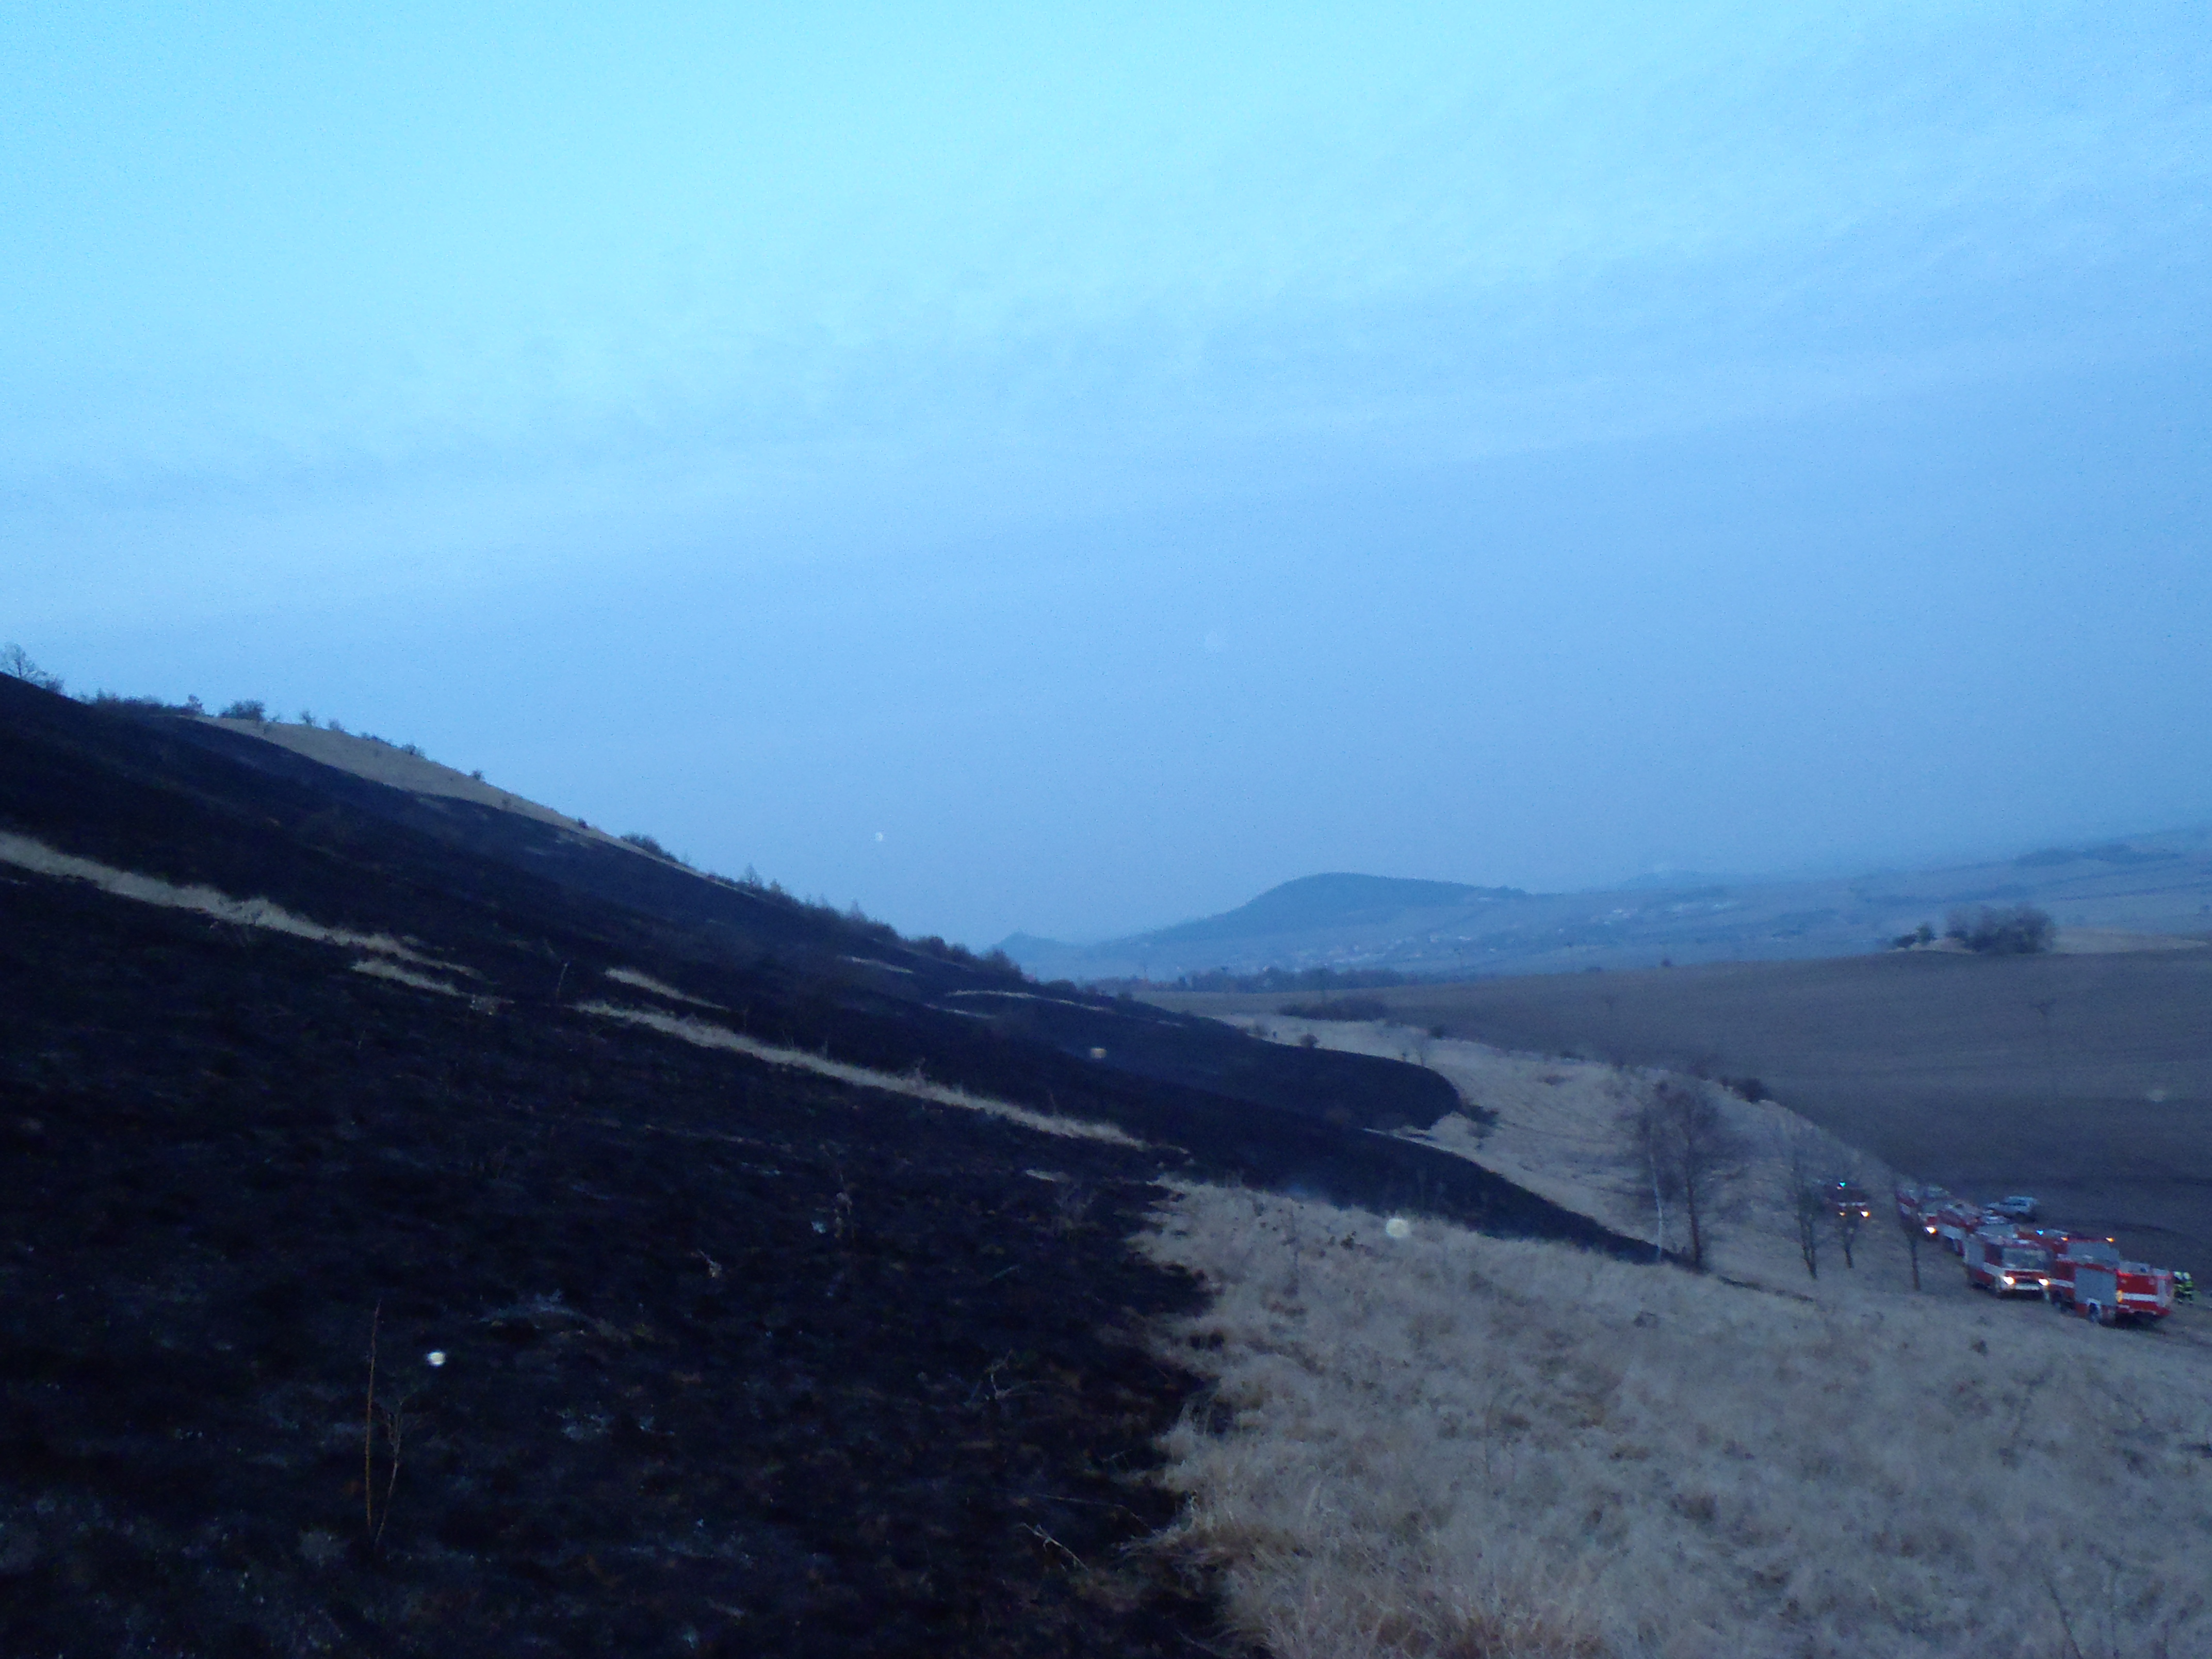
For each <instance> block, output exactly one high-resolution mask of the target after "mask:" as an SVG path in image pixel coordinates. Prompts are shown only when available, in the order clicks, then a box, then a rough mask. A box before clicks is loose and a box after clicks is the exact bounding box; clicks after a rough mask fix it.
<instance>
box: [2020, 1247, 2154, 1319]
mask: <svg viewBox="0 0 2212 1659" xmlns="http://www.w3.org/2000/svg"><path fill="white" fill-rule="evenodd" d="M2050 1294H2051V1300H2052V1301H2054V1302H2056V1303H2057V1304H2058V1305H2059V1306H2060V1307H2062V1308H2064V1309H2067V1310H2069V1311H2071V1312H2075V1313H2078V1314H2080V1315H2081V1316H2082V1317H2083V1318H2085V1319H2090V1320H2093V1321H2095V1322H2097V1323H2098V1324H2100V1325H2117V1324H2118V1323H2119V1322H2121V1321H2122V1320H2124V1319H2142V1320H2153V1321H2155V1320H2160V1319H2163V1318H2165V1317H2166V1316H2167V1315H2168V1314H2170V1313H2172V1311H2173V1270H2172V1268H2171V1267H2151V1266H2149V1265H2148V1264H2147V1263H2144V1262H2141V1261H2121V1260H2120V1252H2119V1247H2118V1245H2116V1244H2115V1243H2113V1242H2112V1240H2111V1239H2109V1238H2100V1237H2096V1236H2095V1235H2093V1234H2089V1233H2068V1234H2064V1235H2063V1236H2062V1237H2061V1238H2060V1239H2059V1240H2058V1242H2057V1247H2056V1249H2054V1250H2053V1251H2052V1253H2051V1291H2050Z"/></svg>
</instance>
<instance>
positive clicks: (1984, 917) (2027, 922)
mask: <svg viewBox="0 0 2212 1659" xmlns="http://www.w3.org/2000/svg"><path fill="white" fill-rule="evenodd" d="M1947 922H1948V925H1947V926H1946V927H1945V928H1944V930H1943V937H1944V938H1946V939H1956V940H1958V941H1959V942H1960V944H1961V945H1965V946H1966V948H1967V949H1968V950H1969V951H1977V952H1978V953H1980V954H1981V955H1984V956H1993V957H2008V956H2033V955H2034V954H2036V953H2037V952H2038V951H2048V950H2049V949H2050V948H2051V944H2052V942H2053V941H2054V940H2055V939H2057V936H2058V925H2057V923H2056V922H2054V921H2051V913H2050V912H2049V911H2047V910H2039V909H2037V908H2035V906H2033V904H2016V905H2015V906H2013V907H2012V908H2010V909H2008V910H2000V909H1995V908H1991V907H1990V906H1989V905H1986V904H1984V905H1979V906H1975V907H1971V908H1970V907H1967V906H1963V905H1962V906H1960V908H1958V909H1956V910H1954V911H1952V912H1951V914H1950V915H1949V916H1948V918H1947Z"/></svg>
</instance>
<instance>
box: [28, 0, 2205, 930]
mask: <svg viewBox="0 0 2212 1659" xmlns="http://www.w3.org/2000/svg"><path fill="white" fill-rule="evenodd" d="M2201 23H2202V19H2201V15H2198V14H2197V13H2195V12H2192V11H2189V10H2185V9H2151V8H2145V9H2134V10H2130V11H2127V12H2124V13H2119V12H2106V11H2091V10H2088V9H2056V8H2053V9H2010V10H2004V11H1993V10H1990V9H1987V8H1978V7H1968V6H1963V5H1951V6H1937V7H1933V8H1929V7H1909V6H1905V5H1902V4H1895V5H1882V6H1875V7H1871V8H1868V7H1860V8H1853V9H1849V10H1845V9H1840V8H1836V9H1809V10H1806V9H1800V10H1792V11H1790V12H1789V13H1786V14H1775V13H1772V12H1771V11H1768V10H1765V9H1756V8H1751V7H1747V6H1737V5H1707V6H1699V7H1693V8H1691V9H1686V10H1684V11H1682V12H1679V13H1675V14H1670V15H1668V16H1667V17H1665V18H1663V19H1662V18H1659V17H1656V16H1655V15H1650V14H1649V13H1646V12H1644V11H1641V10H1638V9H1628V8H1620V7H1607V6H1584V7H1568V8H1565V9H1556V8H1555V9H1547V10H1546V11H1544V12H1543V13H1541V15H1537V14H1526V15H1515V14H1510V13H1504V12H1493V13H1490V14H1486V15H1474V14H1470V13H1468V12H1467V11H1466V10H1465V9H1457V8H1443V7H1438V8H1433V9H1420V8H1412V9H1401V10H1399V11H1396V12H1394V13H1392V14H1391V15H1389V17H1387V18H1381V19H1378V18H1376V17H1375V16H1374V15H1371V14H1369V13H1367V12H1364V11H1362V12H1357V13H1355V12H1353V11H1352V10H1351V9H1334V8H1326V7H1310V8H1304V9H1282V8H1269V9H1265V10H1261V9H1257V8H1253V9H1214V10H1209V11H1208V12H1206V14H1205V15H1203V16H1201V17H1193V16H1190V15H1186V14H1183V13H1180V12H1176V11H1171V10H1169V9H1164V8H1150V7H1142V6H1130V7H1118V8H1112V9H1107V10H1103V11H1093V12H1089V13H1085V15H1082V16H1080V17H1057V18H1054V19H1051V20H1044V19H1042V18H1040V17H1038V16H1036V15H1032V14H1030V13H1026V12H1023V11H1019V10H1017V9H999V8H992V7H981V6H977V7H965V8H958V9H945V10H942V11H939V12H936V13H933V14H930V15H927V16H925V15H920V14H890V13H883V12H878V11H872V10H863V9H856V8H831V9H807V10H805V11H800V10H798V9H757V10H755V11H751V12H749V13H746V14H744V15H725V14H723V13H721V12H719V11H716V10H714V9H708V8H703V7H702V8H690V7H677V8H671V9H665V10H663V11H659V12H656V13H653V14H651V15H638V16H630V15H625V16H623V17H621V18H619V19H617V18H614V17H612V16H611V15H608V16H602V15H595V14H591V13H588V12H584V11H580V10H560V9H555V10H548V11H544V12H532V13H531V14H528V15H524V14H521V13H520V12H516V11H514V10H512V9H506V8H501V7H495V6H469V5H464V6H460V7H454V8H441V9H429V8H407V7H401V8H398V9H388V10H386V11H381V12H380V13H379V14H377V15H376V16H374V18H353V19H337V18H334V17H324V16H290V17H287V16H275V15H268V14H264V13H263V12H260V11H256V10H250V9H246V8H242V7H234V6H226V5H217V6H215V7H212V8H209V9H202V10H199V11H196V12H195V13H193V14H192V15H190V16H185V15H180V14H135V13H125V12H122V11H120V10H112V11H110V10H99V9H85V8H64V7H59V6H53V5H46V6H39V5H34V6H32V7H29V8H27V9H24V11H23V12H22V14H21V16H20V17H19V18H18V19H17V20H16V21H15V27H12V28H11V29H10V30H9V33H8V35H7V37H6V39H5V40H0V69H4V72H5V74H6V75H7V76H8V82H9V87H10V88H11V94H12V97H11V103H12V104H13V106H14V112H15V120H13V121H11V122H10V123H9V124H7V125H6V126H5V127H4V128H0V155H4V157H5V160H6V161H7V163H8V165H7V167H5V169H4V173H0V205H4V208H5V210H6V213H7V216H8V219H9V223H10V225H11V226H13V227H15V228H16V230H17V233H18V234H16V235H15V236H13V237H11V238H10V239H9V243H8V245H7V246H5V247H4V248H0V272H4V274H5V277H6V280H7V282H8V284H9V293H10V298H11V301H12V304H11V313H12V318H13V321H14V326H13V327H11V328H10V329H9V331H6V333H5V334H4V335H0V377H4V381H5V384H6V385H7V386H8V388H9V392H8V396H7V397H6V398H5V399H4V400H0V537H4V538H5V544H6V546H7V548H8V550H9V552H8V555H7V577H8V580H7V581H6V583H5V585H4V587H3V588H0V597H3V598H4V602H3V603H0V640H15V641H21V644H22V645H23V646H24V647H26V648H27V649H28V650H29V652H30V653H32V655H33V656H34V657H36V658H37V659H40V661H41V662H42V663H43V664H45V665H46V666H47V667H48V668H49V669H51V670H52V671H56V672H58V673H61V674H63V675H64V676H65V677H66V678H68V680H69V681H70V686H71V689H72V690H90V689H92V688H94V687H104V688H107V689H112V690H116V691H118V692H124V693H140V692H145V693H153V694H155V695H160V696H165V697H170V698H182V697H183V696H186V695H187V694H197V695H198V696H202V697H203V698H204V699H206V700H207V702H209V703H210V706H220V705H221V704H222V703H225V702H228V701H230V700H232V699H234V698H238V697H259V698H264V699H266V700H267V701H268V702H269V703H270V706H271V708H272V709H274V710H276V711H279V712H281V713H283V714H284V715H286V716H287V717H290V716H291V715H292V714H294V713H295V711H297V710H298V709H300V708H301V707H303V706H305V707H308V708H312V709H313V711H314V712H315V713H316V714H318V715H319V716H332V715H334V716H337V718H339V719H341V720H343V721H344V722H345V723H346V725H347V726H348V727H349V729H353V730H356V731H361V730H368V731H373V732H380V733H382V734H384V735H385V736H386V737H388V738H392V739H393V740H395V741H413V742H416V743H418V744H421V745H422V747H423V748H424V749H425V750H427V751H428V752H429V753H430V754H432V755H434V756H435V757H438V758H440V759H441V760H444V761H446V762H447V763H450V764H453V765H456V766H459V767H460V768H462V769H473V768H481V769H483V770H484V771H485V772H486V773H487V774H488V775H490V776H491V777H493V778H495V779H496V780H498V781H500V782H501V783H503V784H505V785H507V786H508V787H513V788H514V789H516V790H519V791H520V792H521V793H526V794H528V795H532V796H533V797H535V798H537V799H543V800H545V801H547V802H548V803H549V804H550V805H556V806H559V807H561V808H562V809H563V810H567V811H574V812H576V813H578V814H580V815H581V816H583V817H586V818H588V819H590V820H591V821H592V823H600V824H604V825H605V826H606V827H608V828H611V829H616V830H617V831H621V830H629V829H644V830H647V831H650V832H651V833H652V834H653V835H655V836H658V837H659V838H660V839H661V840H663V841H664V842H667V843H668V844H669V845H671V847H674V848H678V849H680V850H682V851H684V852H685V853H686V854H689V855H690V856H691V857H692V858H694V859H695V860H698V861H699V862H701V863H702V864H704V865H707V866H711V867H714V868H717V869H722V870H726V871H732V872H734V871H738V870H742V869H743V868H744V866H746V865H748V864H751V865H753V866H756V867H757V869H758V870H759V871H760V872H762V873H763V875H764V876H769V877H774V878H777V879H779V880H781V881H782V882H783V883H784V884H785V885H787V887H789V888H791V889H793V890H795V891H799V892H802V893H808V894H812V893H821V894H823V895H826V896H829V897H830V898H832V899H833V900H835V901H836V902H839V903H841V904H842V903H843V902H846V901H848V900H857V901H858V902H860V904H861V905H862V906H863V907H864V908H866V909H867V910H868V911H869V912H870V913H871V914H873V915H881V916H883V917H884V918H885V919H887V920H889V921H892V922H893V923H895V924H896V925H897V926H899V927H902V929H905V930H908V931H909V932H918V933H943V934H945V935H947V936H949V937H952V938H956V939H965V940H967V941H969V942H971V943H975V944H978V945H981V944H987V943H990V942H993V941H995V940H996V939H1000V938H1003V937H1005V936H1006V935H1007V934H1009V933H1014V932H1017V931H1019V932H1024V933H1031V934H1035V935H1038V936H1042V937H1049V938H1060V939H1102V938H1110V937H1116V936H1120V935H1122V934H1127V933H1135V932H1139V931H1142V930H1145V929H1147V928H1151V927H1159V926H1164V925H1168V924H1170V923H1172V922H1174V921H1182V920H1188V919H1190V918H1193V917H1197V916H1201V915H1213V914H1218V913H1219V912H1222V911H1224V910H1227V909H1231V908H1235V907H1236V906H1237V905H1239V904H1242V903H1243V902H1245V901H1246V900H1248V899H1249V898H1251V897H1253V896H1256V895H1257V894H1259V893H1261V892H1262V891H1264V890H1267V889H1268V888H1270V887H1273V886H1274V885H1276V884H1279V883H1280V882H1282V881H1284V880H1286V879H1291V878H1296V877H1298V876H1302V875H1308V874H1312V873H1316V872H1322V871H1331V870H1346V871H1357V872H1363V873H1371V874H1378V875H1400V876H1411V877H1418V878H1429V879H1437V880H1453V881H1464V882H1468V883H1470V884H1477V885H1512V886H1519V887H1525V888H1529V889H1532V890H1553V891H1557V890H1575V889H1580V888H1589V887H1596V886H1601V885H1605V884H1609V883H1612V882H1616V881H1619V880H1622V879H1625V878H1632V877H1633V876H1635V875H1637V874H1638V873H1642V872H1649V871H1650V870H1652V869H1654V868H1656V867H1662V866H1674V867H1680V868H1686V869H1694V870H1705V871H1733V872H1744V873H1766V872H1791V871H1810V870H1814V869H1820V870H1835V869H1839V868H1844V867H1852V866H1875V865H1880V864H1885V863H1910V864H1917V863H1930V862H1936V861H1940V860H1943V859H1947V858H1949V857H1953V856H1967V857H1980V856H1994V855H2000V854H2003V853H2005V852H2007V851H2015V852H2016V851H2026V850H2029V849H2031V848H2035V847H2039V846H2043V845H2048V844H2051V843H2054V842H2075V841H2082V840H2090V839H2102V838H2106V837H2109V836H2115V835H2123V834H2127V833H2136V832H2151V831H2154V830H2156V829H2162V828H2179V827H2182V826H2185V825H2191V824H2197V823H2204V822H2207V821H2208V820H2212V781H2208V780H2212V729H2208V723H2207V721H2206V720H2205V719H2204V710H2205V709H2206V708H2212V666H2208V664H2207V660H2206V653H2205V652H2204V649H2203V641H2204V640H2205V639H2206V638H2207V637H2212V556H2208V555H2212V546H2208V540H2212V538H2208V532H2207V524H2208V517H2207V513H2206V507H2207V502H2206V489H2205V486H2206V483H2207V474H2208V465H2207V459H2208V445H2207V437H2208V432H2212V419H2209V418H2208V417H2209V416H2212V408H2208V404H2209V403H2212V392H2208V388H2212V374H2208V370H2212V341H2208V338H2207V335H2206V325H2205V319H2206V317H2207V315H2208V314H2212V308H2208V306H2207V303H2206V302H2207V300H2208V297H2212V295H2209V294H2208V289H2212V284H2208V282H2207V276H2208V271H2209V270H2212V212H2208V210H2207V204H2208V201H2212V194H2208V190H2207V185H2208V184H2212V40H2208V38H2207V37H2206V35H2205V33H2204V31H2203V28H2202V27H2201Z"/></svg>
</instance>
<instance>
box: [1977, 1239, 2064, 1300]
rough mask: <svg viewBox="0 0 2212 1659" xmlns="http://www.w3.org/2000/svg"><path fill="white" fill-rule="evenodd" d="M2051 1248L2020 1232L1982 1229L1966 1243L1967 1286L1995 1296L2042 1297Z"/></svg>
mask: <svg viewBox="0 0 2212 1659" xmlns="http://www.w3.org/2000/svg"><path fill="white" fill-rule="evenodd" d="M2051 1255H2052V1251H2051V1246H2050V1245H2048V1244H2046V1243H2044V1241H2043V1240H2041V1239H2039V1238H2038V1237H2036V1236H2035V1235H2034V1234H2033V1233H2032V1232H2028V1231H2025V1230H2023V1229H2021V1228H2016V1227H2011V1226H2002V1227H1984V1228H1983V1229H1981V1231H1978V1232H1977V1233H1975V1234H1974V1235H1973V1236H1972V1237H1971V1238H1969V1239H1967V1240H1966V1283H1967V1284H1969V1285H1972V1286H1973V1287H1974V1288H1975V1289H1976V1290H1978V1291H1989V1292H1990V1293H1991V1294H1992V1295H1995V1296H2044V1295H2047V1294H2048V1293H2049V1291H2050V1288H2051Z"/></svg>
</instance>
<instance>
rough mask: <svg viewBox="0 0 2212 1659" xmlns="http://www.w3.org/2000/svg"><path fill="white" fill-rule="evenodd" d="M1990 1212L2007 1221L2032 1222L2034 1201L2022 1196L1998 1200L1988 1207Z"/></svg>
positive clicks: (2017, 1195) (2016, 1195)
mask: <svg viewBox="0 0 2212 1659" xmlns="http://www.w3.org/2000/svg"><path fill="white" fill-rule="evenodd" d="M1990 1213H1992V1214H1994V1215H2001V1216H2002V1217H2004V1218H2005V1219H2006V1220H2008V1221H2033V1220H2034V1219H2035V1200H2033V1199H2032V1198H2029V1197H2027V1196H2025V1195H2024V1194H2015V1196H2013V1197H2011V1198H2001V1199H1999V1200H1997V1201H1996V1203H1994V1204H1992V1205H1990Z"/></svg>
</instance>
